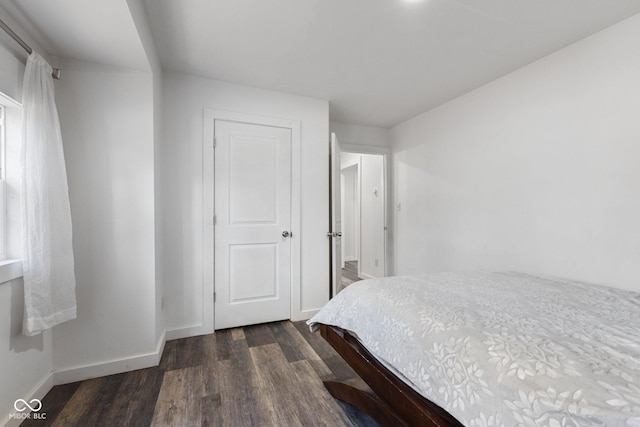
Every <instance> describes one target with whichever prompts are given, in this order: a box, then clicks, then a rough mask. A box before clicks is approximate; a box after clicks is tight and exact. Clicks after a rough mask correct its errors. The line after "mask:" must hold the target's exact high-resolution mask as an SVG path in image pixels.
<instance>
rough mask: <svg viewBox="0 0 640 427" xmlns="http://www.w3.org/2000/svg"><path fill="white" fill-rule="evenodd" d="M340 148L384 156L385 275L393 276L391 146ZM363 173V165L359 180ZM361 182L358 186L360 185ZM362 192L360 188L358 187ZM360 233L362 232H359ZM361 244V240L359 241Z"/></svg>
mask: <svg viewBox="0 0 640 427" xmlns="http://www.w3.org/2000/svg"><path fill="white" fill-rule="evenodd" d="M340 148H341V150H342V151H343V152H346V153H354V154H378V155H381V156H382V173H383V175H384V176H383V181H384V190H385V194H384V202H383V203H384V232H385V233H384V275H385V276H391V275H393V274H394V272H393V264H392V259H393V254H392V253H391V250H392V245H391V239H392V238H393V234H392V233H393V232H392V230H391V224H390V219H391V218H393V216H392V215H393V212H392V209H393V207H392V205H391V200H393V199H392V194H391V182H390V181H391V180H390V177H391V170H390V169H391V161H390V160H391V159H390V158H391V148H388V147H380V146H377V145H364V144H342V143H341V144H340ZM361 173H362V165H359V167H358V181H361V176H360V174H361ZM360 185H361V184H360V182H359V183H358V186H360ZM358 191H359V192H360V188H359V189H358ZM359 234H360V233H359ZM357 244H358V245H360V242H358V243H357ZM359 274H360V263H358V275H359Z"/></svg>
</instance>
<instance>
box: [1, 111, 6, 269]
mask: <svg viewBox="0 0 640 427" xmlns="http://www.w3.org/2000/svg"><path fill="white" fill-rule="evenodd" d="M5 128H6V126H5V107H4V105H2V104H0V261H1V260H4V259H6V258H7V236H6V235H7V233H6V231H7V221H6V218H7V209H6V206H7V203H6V202H7V200H6V194H5V186H6V181H5V167H4V164H5V157H6V155H5V134H6V132H5Z"/></svg>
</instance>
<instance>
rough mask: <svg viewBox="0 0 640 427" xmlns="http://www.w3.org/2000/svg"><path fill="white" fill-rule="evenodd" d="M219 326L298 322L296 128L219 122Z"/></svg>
mask: <svg viewBox="0 0 640 427" xmlns="http://www.w3.org/2000/svg"><path fill="white" fill-rule="evenodd" d="M214 133H215V140H216V145H215V163H214V165H215V166H214V167H215V196H214V203H215V214H216V221H215V238H214V239H215V243H214V258H215V261H214V266H215V273H214V278H215V294H214V295H215V328H216V329H224V328H231V327H237V326H243V325H251V324H256V323H264V322H271V321H276V320H283V319H289V318H290V317H291V298H290V295H291V237H292V236H291V129H288V128H281V127H274V126H265V125H257V124H248V123H238V122H231V121H222V120H216V121H215V125H214Z"/></svg>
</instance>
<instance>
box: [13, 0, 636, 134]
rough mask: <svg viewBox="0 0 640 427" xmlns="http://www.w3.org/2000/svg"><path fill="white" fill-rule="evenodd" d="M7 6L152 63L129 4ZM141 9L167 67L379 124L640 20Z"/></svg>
mask: <svg viewBox="0 0 640 427" xmlns="http://www.w3.org/2000/svg"><path fill="white" fill-rule="evenodd" d="M129 1H136V0H129ZM7 3H10V4H12V5H13V9H14V10H15V9H19V11H20V12H21V13H23V14H24V17H25V18H26V19H27V21H29V23H31V24H32V25H33V26H34V27H35V28H36V29H37V30H38V31H39V32H41V33H42V34H43V35H44V37H45V38H46V39H48V40H47V43H43V44H44V46H45V48H47V49H50V50H51V51H50V52H49V53H51V54H54V55H59V56H69V57H72V58H77V59H86V60H90V61H93V62H98V63H107V64H112V65H117V66H126V67H128V68H144V67H148V65H146V61H145V59H144V53H143V50H142V45H141V43H140V41H139V39H138V38H137V37H136V35H135V27H134V26H133V20H132V19H131V17H130V16H129V15H128V8H127V1H126V0H91V1H86V0H56V1H51V0H0V5H3V6H4V5H5V4H7ZM144 4H145V7H146V9H147V12H148V15H149V21H150V25H151V31H152V34H153V37H154V40H155V43H156V47H157V49H158V53H159V56H160V60H161V63H162V65H163V67H164V68H166V69H170V70H175V71H180V72H186V73H190V74H195V75H200V76H204V77H209V78H214V79H219V80H224V81H229V82H235V83H240V84H245V85H250V86H255V87H260V88H265V89H272V90H277V91H282V92H288V93H294V94H299V95H307V96H313V97H318V98H323V99H327V100H329V101H330V105H331V110H330V114H331V119H332V120H337V121H342V122H348V123H356V124H365V125H373V126H381V127H390V126H393V125H395V124H397V123H400V122H402V121H404V120H407V119H409V118H411V117H413V116H415V115H417V114H420V113H421V112H423V111H426V110H428V109H430V108H433V107H435V106H437V105H440V104H442V103H444V102H446V101H448V100H450V99H453V98H455V97H457V96H459V95H461V94H464V93H466V92H468V91H470V90H473V89H474V88H477V87H479V86H481V85H483V84H485V83H488V82H490V81H492V80H494V79H496V78H498V77H500V76H502V75H504V74H507V73H509V72H511V71H513V70H515V69H517V68H519V67H521V66H523V65H526V64H528V63H530V62H533V61H535V60H536V59H538V58H541V57H543V56H545V55H547V54H549V53H551V52H554V51H556V50H558V49H560V48H562V47H564V46H566V45H568V44H570V43H573V42H575V41H577V40H579V39H581V38H584V37H586V36H588V35H590V34H593V33H595V32H597V31H599V30H601V29H603V28H606V27H608V26H610V25H612V24H614V23H616V22H619V21H621V20H623V19H625V18H627V17H629V16H631V15H634V14H636V13H640V0H423V1H416V0H414V1H412V2H407V1H406V0H180V1H177V0H144ZM16 5H18V6H16ZM9 12H11V10H9ZM135 39H137V40H135Z"/></svg>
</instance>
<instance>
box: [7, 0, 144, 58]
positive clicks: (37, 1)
mask: <svg viewBox="0 0 640 427" xmlns="http://www.w3.org/2000/svg"><path fill="white" fill-rule="evenodd" d="M130 1H137V0H130ZM0 7H2V8H3V9H5V10H6V11H7V12H8V13H9V14H11V15H12V17H13V18H14V19H15V20H16V21H17V22H19V23H20V24H21V25H22V26H23V27H24V28H25V29H26V30H27V31H29V32H30V33H32V35H33V36H34V37H36V38H37V39H38V41H39V42H40V44H41V45H42V47H43V48H44V49H46V50H47V52H48V53H49V54H51V55H53V56H60V57H64V58H70V59H77V60H83V61H90V62H94V63H97V64H104V65H110V66H114V67H122V68H128V69H134V70H149V62H148V60H147V58H146V55H145V52H144V48H143V46H142V42H141V41H140V37H139V36H138V32H137V30H136V26H135V24H134V21H133V18H132V17H131V13H130V12H129V7H128V4H127V1H126V0H88V1H86V0H84V1H83V0H0Z"/></svg>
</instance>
